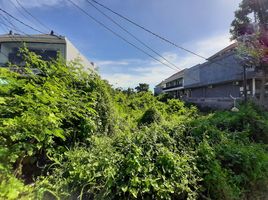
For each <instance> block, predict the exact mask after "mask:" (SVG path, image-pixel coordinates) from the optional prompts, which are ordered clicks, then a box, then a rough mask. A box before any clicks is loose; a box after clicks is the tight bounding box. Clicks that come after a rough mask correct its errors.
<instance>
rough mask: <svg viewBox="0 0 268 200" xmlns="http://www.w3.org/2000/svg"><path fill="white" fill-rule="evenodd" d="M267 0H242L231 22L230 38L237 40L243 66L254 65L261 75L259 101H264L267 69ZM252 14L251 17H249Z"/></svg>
mask: <svg viewBox="0 0 268 200" xmlns="http://www.w3.org/2000/svg"><path fill="white" fill-rule="evenodd" d="M267 11H268V0H243V1H242V2H241V4H240V5H239V9H238V10H237V11H236V12H235V19H234V20H233V22H232V24H231V29H230V32H231V34H232V39H233V40H237V41H238V53H239V54H240V56H239V58H240V59H241V61H242V63H243V65H244V66H245V67H252V66H255V67H256V68H257V69H258V70H261V71H262V73H263V75H262V79H261V87H260V103H261V104H264V101H265V84H266V79H267V74H268V72H267V70H268V12H267ZM251 16H253V19H252V18H251Z"/></svg>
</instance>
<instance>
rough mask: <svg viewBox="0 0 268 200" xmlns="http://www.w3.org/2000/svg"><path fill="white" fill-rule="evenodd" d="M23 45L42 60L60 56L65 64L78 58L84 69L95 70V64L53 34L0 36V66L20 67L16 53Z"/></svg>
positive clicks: (64, 38)
mask: <svg viewBox="0 0 268 200" xmlns="http://www.w3.org/2000/svg"><path fill="white" fill-rule="evenodd" d="M24 45H26V47H27V48H28V49H29V50H30V51H32V52H35V53H36V54H37V55H40V56H41V57H42V59H43V60H51V59H56V58H57V56H58V54H60V55H61V56H62V57H63V58H64V59H65V60H66V61H67V62H68V61H72V60H74V59H77V58H78V59H79V60H80V62H81V64H83V66H84V67H85V68H90V69H94V68H95V64H94V63H93V62H90V61H89V60H88V59H87V58H86V57H85V56H84V55H82V54H81V53H80V52H79V51H78V49H77V48H75V46H74V45H73V44H72V43H71V42H70V41H69V40H68V39H67V38H66V37H64V36H57V35H54V34H53V32H51V33H50V34H38V35H20V34H13V33H12V32H10V33H9V34H4V35H0V66H5V65H6V63H8V62H11V63H13V64H16V65H22V64H23V63H22V59H21V57H20V56H19V55H18V52H19V49H20V48H21V47H23V46H24Z"/></svg>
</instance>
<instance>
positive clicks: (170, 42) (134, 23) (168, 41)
mask: <svg viewBox="0 0 268 200" xmlns="http://www.w3.org/2000/svg"><path fill="white" fill-rule="evenodd" d="M91 1H93V2H94V3H96V4H98V5H99V6H101V7H103V8H105V9H106V10H108V11H110V12H112V13H114V14H115V15H117V16H119V17H121V18H122V19H124V20H126V21H128V22H129V23H131V24H133V25H135V26H137V27H139V28H141V29H143V30H144V31H146V32H148V33H150V34H152V35H154V36H155V37H157V38H159V39H161V40H163V41H165V42H167V43H169V44H171V45H173V46H175V47H177V48H179V49H182V50H184V51H186V52H188V53H191V54H193V55H195V56H198V57H199V58H202V59H205V60H207V61H208V58H206V57H204V56H202V55H199V54H198V53H195V52H193V51H191V50H189V49H186V48H185V47H182V46H180V45H178V44H176V43H175V42H172V41H170V40H168V39H166V38H165V37H163V36H161V35H159V34H157V33H155V32H153V31H151V30H149V29H147V28H145V27H144V26H142V25H139V24H138V23H136V22H134V21H133V20H131V19H129V18H127V17H125V16H123V15H121V14H120V13H118V12H116V11H114V10H112V9H111V8H109V7H107V6H105V5H103V4H101V3H99V2H97V1H95V0H91Z"/></svg>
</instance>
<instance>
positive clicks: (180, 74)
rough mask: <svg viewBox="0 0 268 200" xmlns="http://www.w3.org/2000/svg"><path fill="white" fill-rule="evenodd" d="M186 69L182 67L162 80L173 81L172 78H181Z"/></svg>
mask: <svg viewBox="0 0 268 200" xmlns="http://www.w3.org/2000/svg"><path fill="white" fill-rule="evenodd" d="M186 69H187V68H186ZM186 69H183V70H181V71H179V72H177V73H175V74H173V75H171V76H170V77H168V78H167V79H165V80H164V82H165V83H166V82H170V81H174V80H176V79H178V78H182V77H183V75H184V72H185V70H186Z"/></svg>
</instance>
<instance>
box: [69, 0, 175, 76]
mask: <svg viewBox="0 0 268 200" xmlns="http://www.w3.org/2000/svg"><path fill="white" fill-rule="evenodd" d="M68 1H69V2H70V3H71V4H72V5H73V6H75V7H76V8H77V9H79V10H80V11H81V12H83V13H84V14H85V15H87V16H88V17H89V18H90V19H92V20H93V21H95V22H96V23H97V24H99V25H100V26H102V27H104V28H105V29H106V30H108V31H109V32H111V33H113V34H114V35H115V36H117V37H118V38H120V39H121V40H123V41H125V42H126V43H128V44H129V45H131V46H133V47H134V48H136V49H137V50H139V51H141V52H142V53H144V54H146V55H147V56H149V57H151V58H152V59H154V60H156V61H157V62H159V63H161V64H163V65H165V66H167V67H168V68H170V69H173V70H175V71H177V69H174V68H172V67H171V66H169V65H167V64H166V63H164V62H162V61H161V60H159V59H158V58H155V57H154V56H152V55H151V54H149V53H148V52H146V51H145V50H143V49H142V48H140V47H138V46H136V45H135V44H133V43H132V42H129V41H128V40H127V39H126V38H124V37H123V36H121V35H120V34H118V33H116V32H115V31H114V30H112V29H111V28H109V27H108V26H106V25H105V24H104V23H102V22H101V21H99V20H97V19H96V18H95V17H93V16H92V15H90V14H89V13H88V12H87V11H86V10H84V9H83V8H81V7H80V6H78V5H77V4H76V3H74V2H73V1H72V0H68Z"/></svg>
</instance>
